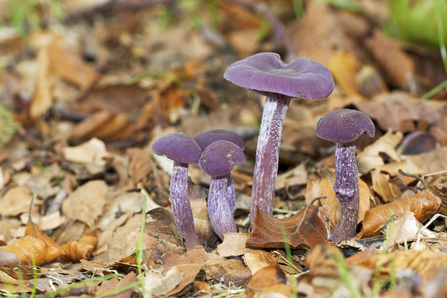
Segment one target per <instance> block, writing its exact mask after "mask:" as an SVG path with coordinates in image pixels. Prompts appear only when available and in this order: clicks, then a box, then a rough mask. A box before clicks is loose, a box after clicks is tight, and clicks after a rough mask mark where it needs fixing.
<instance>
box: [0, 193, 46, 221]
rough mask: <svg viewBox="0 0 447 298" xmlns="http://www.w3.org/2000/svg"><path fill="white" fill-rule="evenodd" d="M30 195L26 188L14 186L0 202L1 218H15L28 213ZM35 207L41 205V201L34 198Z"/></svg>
mask: <svg viewBox="0 0 447 298" xmlns="http://www.w3.org/2000/svg"><path fill="white" fill-rule="evenodd" d="M31 199H32V194H31V190H30V188H29V187H27V186H15V187H13V188H11V189H10V190H8V191H7V192H6V193H5V194H4V195H3V197H2V199H1V200H0V214H1V215H3V216H15V215H20V214H22V213H26V212H28V211H29V206H30V204H31ZM34 204H35V205H36V206H38V205H40V204H42V202H41V200H40V199H38V198H36V200H35V201H34Z"/></svg>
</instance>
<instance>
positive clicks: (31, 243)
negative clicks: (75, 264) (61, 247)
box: [1, 236, 63, 266]
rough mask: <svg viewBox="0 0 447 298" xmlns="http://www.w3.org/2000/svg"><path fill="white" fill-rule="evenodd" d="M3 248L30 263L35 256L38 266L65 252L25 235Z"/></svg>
mask: <svg viewBox="0 0 447 298" xmlns="http://www.w3.org/2000/svg"><path fill="white" fill-rule="evenodd" d="M1 249H3V250H6V251H9V252H12V253H13V254H15V255H16V256H17V257H19V258H20V259H22V260H24V261H26V262H28V263H29V264H32V259H33V258H34V261H35V262H36V265H37V266H40V265H42V264H45V263H48V262H51V261H53V260H54V259H56V258H58V257H60V256H61V255H62V254H63V252H62V253H60V252H59V251H57V250H55V249H54V248H52V247H50V248H48V246H47V245H46V244H45V242H43V241H42V240H40V239H38V238H34V237H32V236H25V237H23V238H21V239H18V240H16V241H15V242H14V243H12V244H10V245H6V246H2V247H1ZM47 249H48V252H47Z"/></svg>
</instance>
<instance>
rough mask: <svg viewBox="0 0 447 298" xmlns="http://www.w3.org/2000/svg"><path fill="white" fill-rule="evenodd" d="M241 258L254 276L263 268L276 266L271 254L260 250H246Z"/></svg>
mask: <svg viewBox="0 0 447 298" xmlns="http://www.w3.org/2000/svg"><path fill="white" fill-rule="evenodd" d="M243 258H244V262H245V264H246V265H247V267H248V268H250V270H251V273H252V274H255V273H256V272H258V271H259V270H261V269H262V268H264V267H267V266H272V265H277V263H276V258H275V256H274V255H273V253H271V252H268V251H265V250H261V249H259V250H255V249H247V251H246V252H245V254H244V256H243Z"/></svg>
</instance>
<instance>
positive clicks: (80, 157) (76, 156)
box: [64, 138, 109, 174]
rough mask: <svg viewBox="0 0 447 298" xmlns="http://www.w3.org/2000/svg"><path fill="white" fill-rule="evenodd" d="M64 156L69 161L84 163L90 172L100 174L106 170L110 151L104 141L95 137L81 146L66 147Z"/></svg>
mask: <svg viewBox="0 0 447 298" xmlns="http://www.w3.org/2000/svg"><path fill="white" fill-rule="evenodd" d="M64 156H65V159H66V160H68V161H72V162H76V163H81V164H83V165H84V166H85V167H86V168H87V170H88V171H89V173H90V174H98V173H100V172H102V171H104V167H105V165H106V163H107V160H106V158H107V157H108V156H109V153H108V152H107V150H106V146H105V144H104V142H103V141H101V140H98V139H95V138H93V139H91V140H90V141H88V142H86V143H84V144H81V145H79V146H75V147H66V148H64Z"/></svg>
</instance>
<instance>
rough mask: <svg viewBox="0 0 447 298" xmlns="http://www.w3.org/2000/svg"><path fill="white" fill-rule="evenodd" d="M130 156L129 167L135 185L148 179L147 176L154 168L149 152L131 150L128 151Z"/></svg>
mask: <svg viewBox="0 0 447 298" xmlns="http://www.w3.org/2000/svg"><path fill="white" fill-rule="evenodd" d="M126 153H127V154H129V156H130V162H129V165H128V172H129V175H130V177H131V178H132V181H133V183H134V185H136V184H137V183H138V182H139V181H141V180H143V179H145V178H146V176H147V174H148V173H149V172H151V171H152V170H153V168H154V164H153V163H152V159H151V156H150V155H149V153H148V152H146V151H144V150H142V149H139V148H131V149H128V150H127V151H126Z"/></svg>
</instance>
